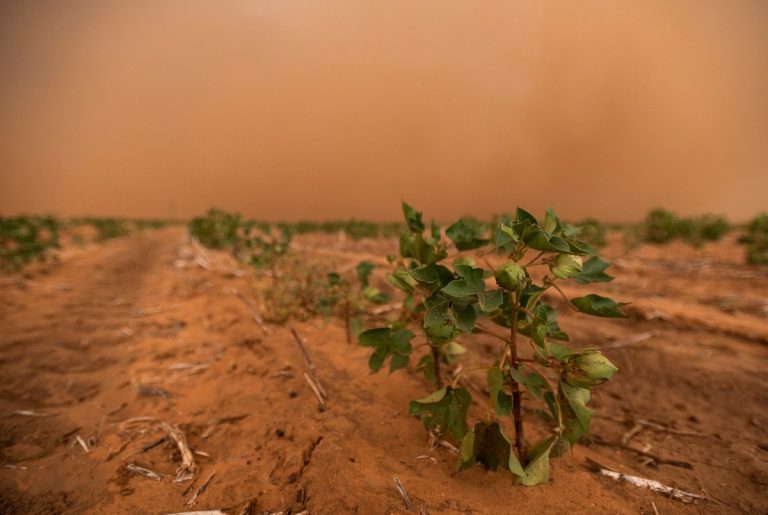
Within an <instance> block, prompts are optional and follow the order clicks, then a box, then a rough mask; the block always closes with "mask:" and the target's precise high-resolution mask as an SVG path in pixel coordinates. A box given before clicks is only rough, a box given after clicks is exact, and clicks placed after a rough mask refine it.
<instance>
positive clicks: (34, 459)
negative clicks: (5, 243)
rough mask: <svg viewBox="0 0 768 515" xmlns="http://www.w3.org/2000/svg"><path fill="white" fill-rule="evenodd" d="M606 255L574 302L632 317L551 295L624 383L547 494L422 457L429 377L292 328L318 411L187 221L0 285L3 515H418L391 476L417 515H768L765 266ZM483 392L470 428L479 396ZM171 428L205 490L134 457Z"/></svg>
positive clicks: (709, 252) (601, 406)
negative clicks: (389, 367) (322, 402)
mask: <svg viewBox="0 0 768 515" xmlns="http://www.w3.org/2000/svg"><path fill="white" fill-rule="evenodd" d="M296 246H297V247H298V248H304V249H306V254H307V255H308V256H309V257H311V256H312V254H313V253H317V254H324V255H326V256H336V258H337V260H338V261H339V262H342V263H343V262H349V263H352V264H354V263H355V262H357V260H359V259H362V258H373V257H376V256H383V255H385V254H386V253H390V252H393V251H395V249H396V246H395V242H394V241H389V240H382V241H362V242H351V241H346V242H345V241H340V240H339V239H338V238H336V237H333V236H306V237H302V238H300V239H299V241H298V242H297V244H296ZM604 255H606V256H607V257H608V258H610V259H612V260H613V261H614V267H613V268H612V270H613V274H614V275H615V276H616V280H615V281H614V282H613V283H610V284H607V285H598V286H597V287H594V285H593V287H591V288H588V287H573V288H571V290H570V291H571V292H573V293H576V292H586V291H587V288H588V289H589V291H597V292H603V293H606V294H610V296H612V297H614V298H617V299H620V300H628V301H633V304H632V305H630V306H628V311H629V313H630V318H629V319H627V320H606V319H597V318H592V317H587V316H584V315H578V314H574V313H571V312H569V311H568V310H567V309H566V308H565V306H564V305H563V304H562V303H560V305H559V307H560V308H561V312H562V314H561V325H562V326H563V328H564V329H565V330H566V331H568V332H569V333H570V334H571V337H572V340H573V342H574V343H575V344H578V345H583V346H586V345H598V346H602V347H603V348H604V349H605V352H606V354H607V355H608V356H609V357H610V358H611V359H612V360H613V361H614V362H615V363H616V364H617V365H618V366H619V367H620V368H621V372H620V373H619V374H618V375H617V376H616V377H615V378H614V380H613V381H611V382H610V383H609V384H607V385H605V386H602V387H600V388H597V389H596V390H595V393H594V398H593V407H594V408H595V410H596V413H595V416H594V422H593V433H594V439H595V443H592V444H591V445H589V446H581V447H578V448H576V449H575V450H574V451H573V452H572V453H570V454H568V455H566V456H564V457H561V458H559V459H556V460H553V462H552V470H551V481H550V483H549V484H547V485H544V486H538V487H533V488H526V487H521V486H515V484H514V478H513V476H512V475H511V474H509V473H492V472H486V471H484V470H483V469H481V468H479V467H478V468H474V469H472V470H468V471H463V472H461V473H457V472H456V471H455V455H454V454H452V453H451V451H450V450H449V449H447V448H445V447H443V446H438V447H436V448H434V449H430V448H429V447H428V444H427V438H426V434H425V432H424V430H423V428H422V426H421V423H420V422H419V421H418V420H417V419H415V418H412V417H409V416H408V415H407V406H408V402H409V400H411V399H416V398H420V397H423V396H425V395H426V394H428V393H430V390H429V387H428V386H427V384H426V383H425V382H424V380H423V379H422V378H421V377H420V376H419V375H418V374H416V373H415V372H414V371H412V370H411V371H399V372H396V373H395V374H392V375H391V376H388V375H387V374H386V373H385V372H383V373H379V374H376V375H371V374H369V372H368V368H367V358H368V354H369V352H368V350H367V349H364V348H361V347H359V346H357V345H349V344H347V343H346V342H345V334H344V330H343V328H342V326H341V324H340V323H339V322H338V321H332V322H331V323H330V324H328V325H325V324H324V322H323V321H322V320H310V321H308V322H302V323H294V324H292V325H293V327H295V328H296V330H297V331H298V332H299V334H301V336H302V337H303V338H304V339H305V341H306V346H307V349H308V351H309V354H310V355H311V357H312V361H313V362H314V364H315V367H316V369H317V374H318V377H319V380H320V382H321V384H322V385H323V386H324V387H325V389H326V390H327V394H328V401H327V402H328V405H327V409H325V410H324V411H320V410H319V409H318V405H317V400H316V398H315V396H314V394H313V392H312V390H311V389H310V387H309V385H308V384H307V382H306V380H305V378H304V372H305V371H306V366H305V364H304V361H303V358H302V354H301V352H300V350H299V347H298V346H297V345H296V343H295V342H294V340H293V337H292V335H291V333H290V331H289V328H288V326H278V325H273V326H272V334H271V335H266V334H265V333H264V332H263V331H262V330H261V329H260V327H259V326H258V325H257V324H256V323H255V322H254V320H253V319H252V318H251V317H250V315H249V314H248V312H247V310H246V308H245V306H244V304H243V303H242V302H241V300H240V299H239V298H238V297H237V296H235V295H233V293H232V290H233V288H238V289H239V290H240V291H242V292H248V294H249V295H250V294H253V293H254V292H253V290H251V288H252V286H253V282H252V279H250V277H249V276H248V275H243V274H233V273H232V272H233V267H234V266H236V265H234V264H233V263H232V264H227V263H230V262H229V261H227V259H226V257H225V256H217V255H214V257H215V258H216V260H215V261H216V263H217V265H216V266H214V267H212V269H211V270H206V269H204V268H202V267H201V266H197V265H196V264H195V262H194V259H193V257H194V252H193V250H192V248H191V247H190V245H189V244H188V242H187V241H186V240H185V235H184V234H183V230H182V229H180V228H172V229H167V230H162V231H156V232H147V233H137V234H133V235H131V236H128V237H125V238H122V239H119V240H114V241H111V242H108V243H106V244H103V245H99V246H89V247H87V248H85V249H71V250H68V251H66V252H64V253H63V255H62V261H61V262H60V263H52V264H46V265H42V266H37V267H34V268H31V269H29V271H27V272H26V273H25V274H24V275H22V276H19V275H16V276H10V275H6V276H3V277H0V296H1V297H2V300H3V301H2V305H1V306H0V366H1V367H2V368H1V369H0V370H1V371H2V384H1V385H0V428H1V432H0V435H1V437H0V438H1V439H0V465H2V468H0V512H1V513H24V514H26V513H46V514H47V513H100V514H105V513H109V514H112V513H132V514H134V513H169V512H180V511H187V510H193V509H194V510H205V509H209V510H213V509H221V510H224V511H225V512H227V513H275V512H279V511H283V512H284V513H286V514H287V513H293V514H296V513H299V512H301V511H303V510H307V511H308V512H309V513H311V514H335V513H362V514H377V513H406V512H408V511H407V510H406V509H405V507H404V504H403V501H402V500H401V498H400V496H399V494H398V492H397V490H396V488H395V485H394V480H393V478H394V477H398V478H399V479H400V481H401V482H402V484H403V485H404V487H405V489H406V490H407V492H408V494H409V495H410V498H411V500H412V501H413V505H414V506H413V508H412V509H411V510H410V512H412V513H419V512H420V511H421V512H422V513H489V514H490V513H493V514H497V513H537V514H538V513H647V514H652V513H655V511H656V510H657V511H658V513H661V514H667V513H739V512H749V513H766V512H768V495H767V494H766V492H767V491H768V436H767V435H766V431H765V428H766V423H768V413H766V406H768V388H767V387H768V378H766V365H767V364H768V346H766V343H768V298H767V297H766V295H768V270H766V269H765V268H756V267H749V266H747V265H744V264H743V249H742V248H741V247H739V246H738V245H736V244H735V243H734V237H733V236H731V237H729V238H728V239H727V240H726V241H724V242H722V243H718V244H712V245H708V246H706V247H704V248H703V249H701V250H695V249H691V248H689V247H686V246H684V245H682V244H681V245H678V244H673V245H669V246H665V247H650V246H647V247H641V248H639V249H637V250H635V251H634V252H631V253H626V252H625V251H624V249H623V247H622V244H621V242H620V237H619V236H618V235H614V237H613V238H612V242H611V244H610V245H609V246H608V248H607V249H606V250H605V252H604ZM221 263H224V265H221ZM384 273H385V268H384V267H382V268H381V269H380V270H377V275H378V277H377V280H378V281H382V280H383V279H382V277H383V275H384ZM551 301H552V302H554V303H558V299H557V298H552V299H551ZM257 308H258V306H257ZM638 335H640V336H646V338H645V339H635V340H632V338H633V337H637V336H638ZM473 341H476V342H478V343H477V344H476V345H472V349H473V350H474V351H475V352H472V353H471V354H470V355H468V356H467V357H466V359H467V362H468V363H470V364H472V363H480V362H482V361H483V360H488V359H490V356H491V355H492V353H493V352H495V346H496V345H497V344H496V341H495V340H492V339H487V340H484V339H483V338H482V337H478V339H477V340H473ZM472 381H473V382H474V383H476V384H481V383H482V381H483V376H482V372H479V373H478V375H477V376H472ZM472 393H473V395H474V396H475V401H476V405H475V406H474V407H473V408H472V412H471V415H472V417H473V419H478V418H480V417H481V416H482V414H483V408H482V405H483V403H484V400H483V398H482V395H483V394H482V392H480V391H477V390H474V391H473V392H472ZM536 407H537V406H535V405H531V406H530V407H529V408H528V409H527V411H526V413H527V422H526V424H527V427H528V435H527V436H528V437H529V439H530V440H531V441H532V440H533V439H534V438H536V437H540V436H542V435H543V434H545V431H546V430H547V428H546V425H545V422H543V421H542V420H541V419H539V418H537V417H536V415H535V412H534V408H536ZM19 410H30V411H33V412H34V413H35V414H39V415H45V416H24V415H19V414H15V412H18V411H19ZM137 417H141V418H137ZM163 422H165V423H168V424H174V425H177V426H178V427H179V428H180V430H181V431H182V432H183V433H184V434H185V435H186V438H187V439H188V443H189V446H190V447H191V448H192V449H193V450H194V451H195V452H196V453H199V454H195V456H194V457H195V460H196V465H197V469H196V472H195V475H194V477H193V479H191V480H187V481H184V482H178V483H177V482H173V479H174V478H175V476H176V470H177V468H178V466H179V464H180V462H181V457H180V453H179V452H178V450H177V448H176V447H175V446H174V445H173V444H172V443H170V442H168V441H163V442H161V443H159V444H158V445H156V446H154V447H152V448H150V449H147V450H142V449H143V448H144V447H145V446H148V444H151V443H153V442H157V441H158V440H159V439H161V438H162V437H163V436H165V434H166V433H165V432H164V431H163V429H162V426H161V424H162V423H163ZM630 431H631V432H630ZM509 433H511V429H510V430H509ZM629 436H632V437H631V439H630V440H629V442H628V446H630V447H633V448H635V449H640V450H645V451H646V452H647V453H650V454H651V455H655V456H658V457H660V458H662V459H666V460H678V461H683V462H686V463H687V464H689V465H690V466H691V467H692V468H691V469H687V468H682V467H680V466H675V465H670V464H666V463H660V462H659V460H658V459H657V460H655V461H654V460H653V459H649V458H648V457H647V456H641V455H639V454H638V453H637V452H635V451H633V450H628V449H626V448H621V447H617V446H616V445H618V444H620V443H621V441H622V437H629ZM78 437H79V438H81V439H82V440H83V441H84V442H85V443H86V445H88V447H89V450H90V452H86V451H85V450H84V448H83V447H82V446H81V445H80V444H79V443H78V441H77V438H78ZM598 442H599V443H598ZM587 457H589V458H592V459H594V460H596V461H597V462H599V463H601V464H603V465H605V466H608V467H610V468H612V469H615V470H619V471H622V472H624V473H626V474H633V475H637V476H642V477H647V478H652V479H656V480H658V481H661V482H662V483H664V484H667V485H671V486H675V487H678V488H680V489H683V490H686V491H689V492H694V493H697V494H701V495H705V496H707V497H709V498H710V499H711V500H705V501H699V502H698V503H696V504H684V503H682V502H680V501H675V500H671V499H668V498H666V497H664V496H662V495H659V494H656V493H653V492H650V491H648V490H643V489H639V488H637V487H635V486H632V485H629V484H626V483H619V482H616V481H614V480H611V479H608V478H604V477H600V476H598V475H596V474H595V473H593V472H592V471H590V470H589V469H588V468H587V467H586V466H585V461H586V458H587ZM131 463H133V464H136V465H138V466H140V467H144V468H146V469H150V470H152V471H155V472H157V473H158V474H162V479H160V480H158V481H155V480H152V479H149V478H146V477H144V476H142V475H139V474H136V473H134V472H131V471H129V470H128V469H127V465H129V464H131ZM214 473H215V474H214ZM212 474H213V477H211V475H212ZM209 477H211V479H210V482H209V484H208V486H207V489H206V490H205V491H204V492H203V493H202V494H201V495H200V496H199V498H198V501H197V503H196V505H195V506H194V507H189V506H186V504H185V503H186V502H187V500H188V499H189V498H190V497H191V496H192V494H193V493H194V492H195V491H196V490H198V488H199V487H200V486H201V485H202V484H203V483H204V482H205V481H206V479H208V478H209Z"/></svg>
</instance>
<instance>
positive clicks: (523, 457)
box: [509, 294, 528, 465]
mask: <svg viewBox="0 0 768 515" xmlns="http://www.w3.org/2000/svg"><path fill="white" fill-rule="evenodd" d="M510 295H511V294H510ZM513 301H514V306H513V309H512V327H511V328H510V330H509V350H510V362H511V363H510V364H511V365H512V367H514V368H517V366H518V365H519V364H520V359H519V358H518V356H517V315H518V310H517V307H518V306H517V296H516V295H515V296H514V297H513ZM522 397H523V396H522V393H521V392H520V383H518V382H517V381H515V380H514V379H513V380H512V404H513V408H512V410H513V411H512V416H513V417H514V419H515V448H516V449H517V455H518V459H519V460H520V463H522V464H523V465H525V464H526V462H527V461H528V459H527V458H528V453H527V450H526V448H525V435H524V434H523V406H522Z"/></svg>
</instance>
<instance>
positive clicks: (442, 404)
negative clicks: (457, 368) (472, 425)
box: [408, 386, 472, 440]
mask: <svg viewBox="0 0 768 515" xmlns="http://www.w3.org/2000/svg"><path fill="white" fill-rule="evenodd" d="M471 403H472V396H471V395H470V393H469V392H468V391H467V390H465V389H463V388H452V387H450V386H449V387H447V388H442V389H440V390H438V391H436V392H435V393H433V394H432V395H430V396H428V397H425V398H423V399H419V400H416V401H411V403H410V405H409V406H408V414H409V415H417V416H419V417H420V418H421V422H422V424H424V427H425V428H426V429H428V430H435V431H438V432H440V433H450V434H452V435H453V436H454V437H455V438H456V439H457V440H462V439H463V438H464V435H466V433H467V431H468V430H469V427H468V426H467V420H466V419H467V411H468V410H469V406H470V404H471Z"/></svg>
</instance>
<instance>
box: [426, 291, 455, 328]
mask: <svg viewBox="0 0 768 515" xmlns="http://www.w3.org/2000/svg"><path fill="white" fill-rule="evenodd" d="M424 306H425V307H426V308H427V312H426V314H425V315H424V327H434V326H439V325H442V324H444V323H445V319H446V317H447V316H448V308H449V306H450V302H449V301H448V299H447V298H446V297H444V296H443V295H440V294H434V295H432V296H431V297H427V298H426V299H424Z"/></svg>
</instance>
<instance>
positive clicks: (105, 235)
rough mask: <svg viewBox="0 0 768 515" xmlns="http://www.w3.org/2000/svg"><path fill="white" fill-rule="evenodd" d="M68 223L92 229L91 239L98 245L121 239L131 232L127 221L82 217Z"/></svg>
mask: <svg viewBox="0 0 768 515" xmlns="http://www.w3.org/2000/svg"><path fill="white" fill-rule="evenodd" d="M70 223H71V225H73V226H82V225H87V226H91V227H93V228H94V229H95V230H96V235H95V236H94V238H93V239H94V241H96V242H99V243H101V242H104V241H108V240H112V239H114V238H121V237H123V236H126V235H128V234H129V233H130V232H131V225H130V224H129V223H128V221H127V220H124V219H121V218H97V217H84V218H75V219H73V220H72V221H71V222H70Z"/></svg>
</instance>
